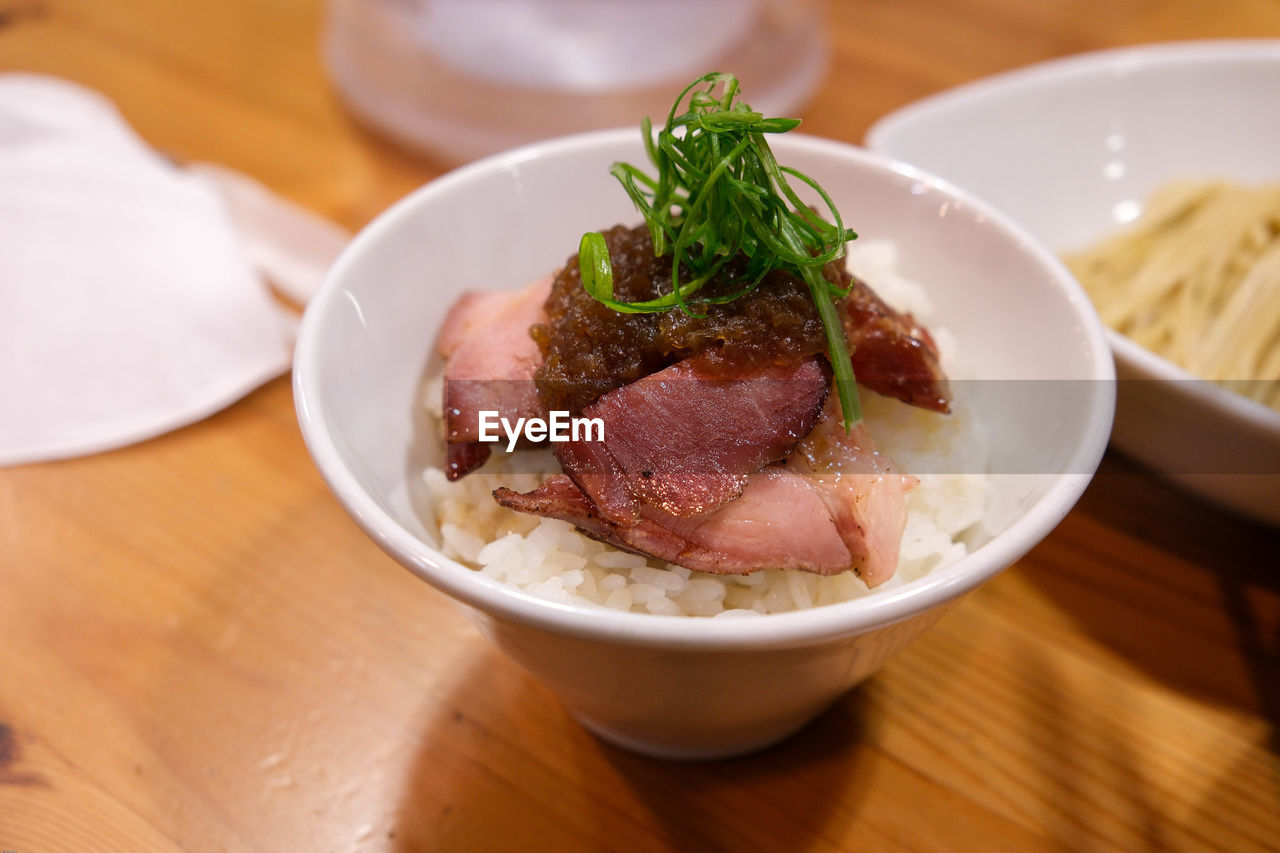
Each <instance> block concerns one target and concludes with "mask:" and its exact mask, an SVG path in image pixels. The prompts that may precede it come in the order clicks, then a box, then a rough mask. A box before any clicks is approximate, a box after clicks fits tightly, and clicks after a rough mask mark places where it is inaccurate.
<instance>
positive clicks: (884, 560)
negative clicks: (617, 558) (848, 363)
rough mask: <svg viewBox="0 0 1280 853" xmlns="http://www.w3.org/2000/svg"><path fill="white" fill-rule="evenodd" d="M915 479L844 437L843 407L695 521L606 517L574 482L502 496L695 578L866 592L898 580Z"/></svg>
mask: <svg viewBox="0 0 1280 853" xmlns="http://www.w3.org/2000/svg"><path fill="white" fill-rule="evenodd" d="M914 482H915V481H914V478H912V477H909V476H904V475H901V474H897V473H895V472H894V471H893V466H892V463H891V462H890V460H889V459H888V458H887V457H885V456H883V455H881V454H879V453H877V452H876V451H875V448H874V446H873V444H872V442H871V439H870V437H869V436H868V435H867V434H866V431H865V429H863V428H862V427H858V428H855V429H854V430H853V432H852V433H851V434H846V433H845V430H844V427H843V425H842V424H841V423H840V422H839V404H838V402H833V403H829V404H828V406H827V409H826V411H825V414H824V417H823V421H822V423H820V424H819V426H818V427H817V428H816V429H815V430H814V431H813V433H812V434H811V435H810V437H808V438H806V439H805V440H804V441H802V442H801V443H800V445H799V446H798V447H797V448H796V450H795V451H794V452H793V453H792V454H791V455H789V456H788V457H787V458H786V460H785V464H778V465H770V466H767V467H765V468H764V469H762V470H760V471H758V472H756V473H754V474H751V475H750V476H749V477H748V478H747V481H746V483H745V485H744V486H743V489H742V492H741V494H740V495H739V496H738V497H737V499H736V500H732V501H729V502H728V503H725V504H723V505H721V506H720V507H718V508H717V509H715V510H713V511H711V512H707V513H702V514H698V515H692V516H685V517H680V516H675V515H671V514H670V513H666V512H663V511H662V510H661V509H658V508H657V507H655V506H652V505H642V506H641V507H640V511H639V518H638V519H637V520H635V521H634V522H631V523H625V524H624V523H618V522H615V521H611V520H609V519H607V518H605V517H604V516H603V515H602V514H601V512H600V511H599V508H598V507H597V505H596V504H595V503H594V502H593V501H592V500H591V498H590V497H589V496H588V495H587V494H586V493H585V492H584V491H583V490H582V489H580V488H579V487H578V486H577V485H576V484H575V483H574V482H573V480H571V479H570V478H569V477H567V476H565V475H563V474H556V475H553V476H552V477H550V478H549V479H548V480H547V481H546V482H544V483H543V484H542V485H541V486H539V487H538V488H537V489H535V490H533V491H532V492H529V493H527V494H520V493H517V492H514V491H512V490H510V489H505V488H503V489H498V490H496V491H495V492H494V499H495V500H497V502H498V503H500V504H502V505H503V506H505V507H508V508H510V509H515V510H519V511H521V512H528V513H533V514H534V515H541V516H546V517H549V518H559V519H562V520H565V521H568V522H570V523H572V524H574V525H576V526H577V527H579V528H580V529H582V530H584V531H586V532H587V533H588V534H590V535H592V536H594V537H595V538H597V539H600V540H602V541H605V542H609V543H611V544H614V545H618V546H620V547H622V548H626V549H628V550H631V551H635V552H638V553H641V554H645V555H648V556H651V557H656V558H658V559H660V560H665V561H667V562H671V563H675V564H677V565H681V566H685V567H686V568H690V569H696V570H698V571H704V572H713V573H717V574H749V573H751V572H754V571H759V570H761V569H802V570H805V571H810V572H816V573H818V574H836V573H839V572H843V571H848V570H850V569H852V570H853V571H854V572H856V573H857V574H858V575H859V576H860V577H861V578H862V579H863V580H864V581H865V582H866V583H867V585H868V586H877V585H879V584H881V583H883V582H884V581H885V580H887V579H888V578H889V577H891V576H892V575H893V572H894V570H895V569H896V566H897V562H898V543H899V541H900V540H901V538H902V531H903V529H904V526H905V524H906V503H905V497H906V493H907V491H908V490H909V489H910V488H911V486H912V485H913V484H914Z"/></svg>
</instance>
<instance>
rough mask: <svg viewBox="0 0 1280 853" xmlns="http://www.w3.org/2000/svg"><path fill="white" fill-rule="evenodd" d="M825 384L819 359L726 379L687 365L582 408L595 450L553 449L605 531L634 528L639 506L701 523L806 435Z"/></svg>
mask: <svg viewBox="0 0 1280 853" xmlns="http://www.w3.org/2000/svg"><path fill="white" fill-rule="evenodd" d="M830 381H831V375H830V368H829V367H828V366H827V362H826V360H825V359H823V358H821V357H810V358H807V359H805V360H803V361H800V362H798V363H795V364H788V365H772V364H771V365H767V366H764V367H759V368H752V369H748V370H743V371H739V372H738V373H737V375H735V376H734V377H733V378H721V377H718V376H712V375H709V374H708V372H707V370H706V368H705V365H703V363H702V359H701V358H692V359H687V360H685V361H682V362H680V363H679V364H675V365H673V366H671V367H668V368H666V369H665V370H661V371H659V372H657V373H654V374H651V375H650V376H646V377H645V378H643V379H641V380H639V381H637V382H633V383H631V384H630V385H627V386H624V387H622V388H618V389H617V390H614V391H611V392H609V393H608V394H605V395H604V396H603V397H601V398H600V399H599V400H597V401H596V402H595V403H593V404H592V405H590V406H588V407H587V408H586V409H584V410H583V413H582V414H583V416H584V417H587V418H598V419H599V420H600V421H601V423H602V424H603V440H582V441H571V442H565V443H562V444H558V445H557V446H556V456H557V458H558V459H559V461H560V464H561V467H562V468H563V469H564V472H565V473H566V474H568V475H569V477H570V478H571V479H572V480H573V481H574V483H576V484H577V485H578V487H579V488H580V489H582V491H583V492H584V493H585V494H586V496H587V497H588V499H589V500H590V501H591V502H592V503H593V504H594V506H595V508H596V510H597V511H598V513H599V514H600V516H601V517H602V518H603V519H605V520H607V521H609V522H612V523H618V524H635V523H637V522H638V521H639V520H640V517H641V511H642V508H643V507H645V506H650V507H655V508H657V509H659V510H661V511H662V512H663V513H665V514H667V515H670V516H675V517H685V516H692V515H701V514H704V513H707V512H710V511H711V510H714V509H716V508H717V507H719V506H721V505H722V504H725V503H727V502H729V501H732V500H734V499H735V498H737V497H738V496H739V495H741V494H742V491H743V488H744V487H745V486H746V483H747V477H748V475H750V474H751V473H752V472H755V471H758V470H760V469H761V468H762V467H763V466H764V465H766V464H767V463H769V462H773V461H777V460H779V459H781V458H783V457H784V456H786V455H787V454H788V453H790V452H791V451H792V449H793V448H794V447H795V446H796V444H797V443H798V442H799V441H800V440H801V439H802V438H804V437H805V436H806V435H808V434H809V432H810V431H811V430H812V429H813V427H814V425H815V424H817V422H818V418H819V417H820V415H821V414H822V409H823V402H824V401H825V400H826V398H827V391H828V388H829V387H830Z"/></svg>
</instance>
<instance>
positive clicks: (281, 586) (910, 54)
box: [0, 0, 1280, 853]
mask: <svg viewBox="0 0 1280 853" xmlns="http://www.w3.org/2000/svg"><path fill="white" fill-rule="evenodd" d="M322 18H323V8H322V7H321V5H320V4H319V3H318V2H314V0H220V2H204V3H197V2H183V1H182V0H117V2H101V0H0V70H28V71H40V72H47V73H52V74H56V75H60V76H63V77H67V78H70V79H73V80H77V81H81V82H83V83H86V84H88V85H90V86H92V87H94V88H96V89H98V90H100V91H101V92H103V93H104V94H106V95H108V96H109V97H111V98H112V99H114V100H115V101H116V103H117V104H118V105H119V107H120V109H121V110H122V112H123V113H124V115H125V116H126V117H127V118H128V119H129V121H130V122H132V123H133V124H134V126H135V127H136V128H137V129H138V131H139V132H140V133H141V134H142V136H143V137H144V138H145V139H147V140H148V141H149V142H150V143H151V144H152V145H154V146H155V147H157V148H159V149H161V150H164V151H166V152H171V153H172V154H174V155H175V156H178V157H181V158H187V159H201V160H210V161H215V162H219V163H224V164H226V165H229V166H232V167H234V168H237V169H240V170H243V171H245V172H247V173H249V174H251V175H253V176H255V177H257V178H258V179H260V180H262V181H263V182H264V183H266V184H267V185H269V186H270V187H272V188H273V189H275V190H276V191H278V192H280V193H281V194H283V195H285V196H287V197H289V198H292V199H294V200H296V201H298V202H301V203H302V204H305V205H308V206H310V207H311V208H313V209H315V210H317V211H319V212H321V213H323V214H325V215H327V216H330V217H332V218H333V219H335V220H337V221H339V222H341V223H343V224H345V225H347V226H350V227H358V226H360V225H361V224H363V223H364V222H366V221H367V220H368V219H370V218H371V217H372V216H373V215H374V214H376V213H377V212H378V211H380V210H381V209H383V208H384V207H385V206H387V205H388V204H389V203H390V202H392V201H393V200H395V199H396V198H398V197H400V196H402V195H403V194H405V193H406V192H408V191H409V190H411V189H413V188H415V187H416V186H418V185H420V184H421V183H423V182H425V181H427V180H429V179H430V178H432V177H434V176H436V175H438V174H440V173H441V172H442V171H443V169H442V167H441V166H440V165H439V164H434V163H431V162H428V161H424V160H421V159H417V158H414V157H412V156H409V155H407V154H404V153H402V152H400V151H398V150H397V149H395V148H394V147H392V146H390V145H388V144H386V143H384V142H382V141H380V140H379V139H377V138H376V137H374V136H372V135H370V134H368V133H366V132H364V131H363V130H361V129H360V128H359V127H358V126H356V125H355V124H354V123H353V122H352V121H351V119H349V118H348V116H347V115H346V114H345V113H344V112H343V111H342V110H341V108H340V107H339V105H338V104H337V103H336V101H335V99H334V96H333V94H332V92H331V90H330V88H329V86H328V85H327V82H326V79H325V75H324V72H323V68H322V65H321V62H320V59H319V56H318V51H317V42H318V34H319V32H320V27H321V23H322ZM829 19H830V30H831V37H832V45H833V57H832V63H831V65H830V68H829V71H828V74H827V76H826V78H825V81H824V83H823V85H822V88H821V90H820V91H819V93H818V94H817V96H816V97H815V99H814V100H813V101H812V103H811V105H810V107H809V109H808V110H807V112H806V113H805V119H806V130H807V131H809V132H812V133H816V134H820V135H823V136H828V137H832V138H835V139H842V140H847V141H850V142H857V141H859V140H861V138H862V136H863V134H864V132H865V131H866V129H867V128H868V127H869V126H870V124H871V123H872V122H873V121H874V120H875V119H876V118H877V117H879V116H880V115H883V114H884V113H886V112H888V111H890V110H892V109H894V108H896V107H898V106H901V105H903V104H905V103H908V102H910V101H912V100H914V99H916V98H919V97H922V96H924V95H927V94H929V93H931V92H935V91H937V90H939V89H942V88H945V87H948V86H951V85H954V84H957V83H961V82H964V81H967V80H972V79H976V78H979V77H982V76H984V75H987V74H990V73H993V72H997V71H1001V70H1004V69H1008V68H1012V67H1016V66H1019V65H1023V64H1026V63H1030V62H1034V61H1038V60H1042V59H1046V58H1049V57H1055V56H1061V55H1065V54H1069V53H1074V52H1078V51H1083V50H1090V49H1095V48H1101V47H1108V46H1114V45H1121V44H1131V43H1139V42H1149V41H1160V40H1167V39H1182V38H1191V37H1197V38H1205V37H1235V36H1280V4H1278V3H1276V2H1275V0H1233V2H1193V0H1163V2H1156V0H1117V2H1108V3H1101V2H1098V3H1080V2H1057V3H1033V2H1024V0H947V2H937V3H928V2H924V0H909V1H907V2H890V0H863V2H833V3H832V4H831V6H830V14H829ZM2 250H3V235H0V251H2ZM5 284H6V283H3V282H0V286H5ZM2 352H3V343H2V342H0V353H2ZM3 357H9V356H8V355H4V356H3ZM11 404H12V401H0V416H3V415H2V412H3V407H4V406H7V405H11ZM1277 499H1280V496H1278V497H1277ZM1064 848H1065V849H1073V850H1109V849H1122V850H1142V849H1184V850H1198V849H1222V850H1232V851H1237V850H1264V849H1280V537H1278V536H1277V534H1276V532H1275V531H1269V530H1266V529H1263V528H1260V527H1255V526H1250V525H1248V524H1245V523H1242V522H1239V521H1236V520H1234V519H1231V518H1228V517H1226V516H1224V515H1221V514H1219V513H1217V512H1215V511H1214V510H1211V509H1208V508H1206V507H1204V506H1201V505H1199V504H1197V503H1195V502H1193V501H1191V500H1189V499H1188V498H1186V497H1184V496H1182V495H1181V494H1179V493H1177V492H1174V491H1172V490H1170V489H1169V488H1167V487H1165V486H1163V485H1161V484H1160V483H1159V482H1157V481H1155V480H1153V479H1152V478H1151V477H1149V476H1147V475H1146V474H1144V473H1142V472H1140V471H1138V470H1137V469H1135V468H1134V467H1133V466H1132V465H1131V464H1130V463H1128V462H1127V461H1126V460H1124V459H1123V458H1122V457H1119V456H1115V455H1109V456H1108V457H1107V458H1106V460H1105V461H1104V464H1103V467H1102V471H1101V472H1100V474H1099V476H1098V477H1097V478H1096V479H1095V481H1094V483H1093V485H1092V486H1091V487H1090V489H1089V491H1088V492H1087V494H1086V495H1085V497H1084V498H1083V500H1082V501H1081V503H1080V504H1079V506H1078V507H1077V508H1076V509H1075V510H1074V511H1073V512H1072V513H1071V514H1070V515H1069V516H1068V517H1067V519H1066V520H1065V521H1064V522H1063V524H1062V525H1061V526H1060V527H1059V528H1058V530H1057V531H1055V532H1054V533H1053V534H1052V535H1051V536H1050V537H1049V538H1048V539H1047V540H1046V541H1045V542H1044V543H1043V544H1042V545H1040V546H1039V547H1038V548H1036V549H1035V550H1034V551H1033V552H1032V553H1031V554H1029V555H1028V556H1027V557H1026V558H1025V559H1023V560H1022V561H1021V562H1020V563H1019V564H1018V565H1017V566H1015V567H1014V568H1013V569H1011V570H1010V571H1008V572H1006V573H1004V574H1003V575H1001V576H1000V577H999V578H998V579H996V580H995V581H993V582H992V583H990V584H989V585H987V586H986V587H984V588H982V589H981V590H979V591H978V592H976V593H975V594H973V595H972V596H970V597H969V598H968V599H966V600H965V601H964V603H963V604H961V605H960V606H959V607H957V608H955V609H954V610H953V611H952V612H951V613H950V614H949V615H947V616H946V617H945V618H944V619H943V620H942V621H941V622H940V623H939V624H938V625H937V626H936V627H935V628H933V629H932V630H931V631H930V632H928V633H927V634H926V635H925V636H924V637H923V638H922V639H920V640H919V641H918V642H916V643H915V644H914V645H912V646H911V647H910V648H909V649H907V650H906V651H905V652H903V653H902V654H901V655H899V656H898V657H896V658H895V659H893V660H892V661H891V662H890V663H889V665H888V666H886V667H885V669H884V670H883V671H882V672H881V673H880V674H878V675H876V676H875V677H874V678H872V679H871V680H870V681H868V682H867V683H865V684H864V685H863V686H861V687H860V688H858V689H856V690H855V691H853V692H852V693H850V694H849V695H847V696H846V697H845V698H844V699H842V700H841V701H840V702H839V703H838V704H837V705H836V706H835V707H834V708H833V709H832V710H831V711H829V712H828V713H826V714H824V715H823V716H822V717H820V718H819V719H818V720H817V721H816V722H814V723H813V724H812V725H811V726H809V727H808V728H807V729H806V730H804V731H803V732H802V733H801V734H799V735H798V736H796V737H795V738H793V739H791V740H790V741H788V742H786V743H785V744H783V745H781V746H779V747H777V748H774V749H772V750H769V751H766V752H763V753H760V754H758V755H754V756H750V757H746V758H741V759H736V760H732V761H725V762H717V763H706V764H672V763H664V762H660V761H655V760H650V759H646V758H640V757H637V756H634V755H631V754H628V753H626V752H623V751H620V750H618V749H616V748H613V747H611V746H608V745H605V744H603V743H601V742H600V741H598V740H596V739H595V738H594V737H592V736H591V735H589V734H587V733H586V732H585V731H584V730H583V729H581V728H580V727H579V726H578V725H577V724H576V723H575V722H573V721H572V720H571V719H569V718H568V717H567V715H566V714H565V712H564V711H563V710H562V709H561V707H560V706H559V705H558V704H557V702H556V701H555V700H554V699H553V698H552V697H551V696H550V695H549V694H548V693H547V692H546V690H544V689H543V688H542V687H540V686H539V685H538V684H537V683H535V682H534V681H532V680H531V679H530V678H529V677H527V676H526V675H524V674H523V672H522V671H521V670H519V669H518V668H517V667H516V666H515V665H513V664H512V663H510V662H508V661H507V660H506V659H504V658H503V657H501V656H500V655H499V654H498V653H496V652H495V651H494V650H493V649H491V648H490V647H489V646H488V645H487V643H486V641H485V640H483V638H481V637H480V636H479V635H478V634H477V633H476V631H475V630H474V629H473V628H472V626H471V624H470V623H469V622H468V621H466V620H465V619H464V618H463V617H462V615H461V613H460V612H459V611H458V610H457V609H455V607H454V606H453V605H452V604H451V603H450V602H449V601H448V600H447V599H446V598H445V597H444V596H443V595H442V594H440V593H437V592H436V591H435V590H433V589H431V588H429V587H428V586H427V585H425V584H423V583H421V582H420V581H418V580H416V579H415V578H413V577H412V576H411V575H410V574H409V573H408V572H407V571H405V570H403V569H401V568H400V567H399V566H397V565H396V564H395V563H393V562H392V561H391V560H390V559H389V558H387V557H386V556H384V555H383V554H382V553H381V552H380V551H379V550H378V549H377V548H376V547H375V546H374V545H373V544H371V542H370V541H369V540H368V539H366V537H365V536H364V535H363V534H362V533H361V532H360V531H359V530H358V529H357V528H356V526H355V524H354V523H352V522H351V521H350V520H349V519H348V518H347V516H346V515H345V514H344V512H343V511H342V510H341V508H340V507H339V506H338V504H337V502H336V501H335V500H334V499H333V498H332V497H331V495H330V493H329V492H328V490H327V489H326V488H325V486H324V484H323V483H322V482H321V480H320V477H319V476H318V475H317V473H316V472H315V470H314V468H313V467H312V465H311V462H310V460H309V458H308V456H307V453H306V451H305V449H304V447H303V445H302V441H301V438H300V435H299V431H298V427H297V424H296V421H295V418H294V413H293V401H292V396H291V393H290V388H289V385H288V382H287V381H286V380H285V379H280V380H277V381H274V382H272V383H270V384H268V385H267V386H265V387H264V388H262V389H260V390H259V391H257V392H255V393H253V394H251V395H249V396H248V397H247V398H246V399H244V400H242V401H240V402H239V403H236V404H235V405H233V406H231V407H230V408H228V409H226V410H224V411H222V412H221V413H219V414H217V415H214V416H213V417H210V418H208V419H207V420H205V421H203V422H201V423H198V424H196V425H194V426H191V427H188V428H186V429H182V430H179V431H177V432H174V433H171V434H168V435H165V436H163V437H161V438H158V439H155V440H153V441H148V442H145V443H143V444H140V445H136V446H133V447H129V448H125V449H123V450H119V451H115V452H111V453H104V454H100V455H96V456H91V457H87V458H82V459H75V460H69V461H64V462H58V463H51V464H42V465H31V466H25V467H17V468H9V469H3V470H0V850H4V851H9V850H12V851H18V853H43V851H86V850H94V851H97V850H105V851H139V850H148V851H149V850H161V851H164V850H197V851H204V850H209V851H217V850H234V851H241V850H261V851H292V850H299V851H304V850H305V851H317V850H325V851H328V850H333V851H347V850H352V851H354V850H368V851H381V850H388V851H416V850H463V851H470V850H557V851H560V850H568V851H575V850H745V851H754V850H762V851H773V850H815V851H829V850H855V849H857V850H863V849H866V850H881V849H883V850H898V849H910V850H1024V849H1025V850H1034V849H1064Z"/></svg>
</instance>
